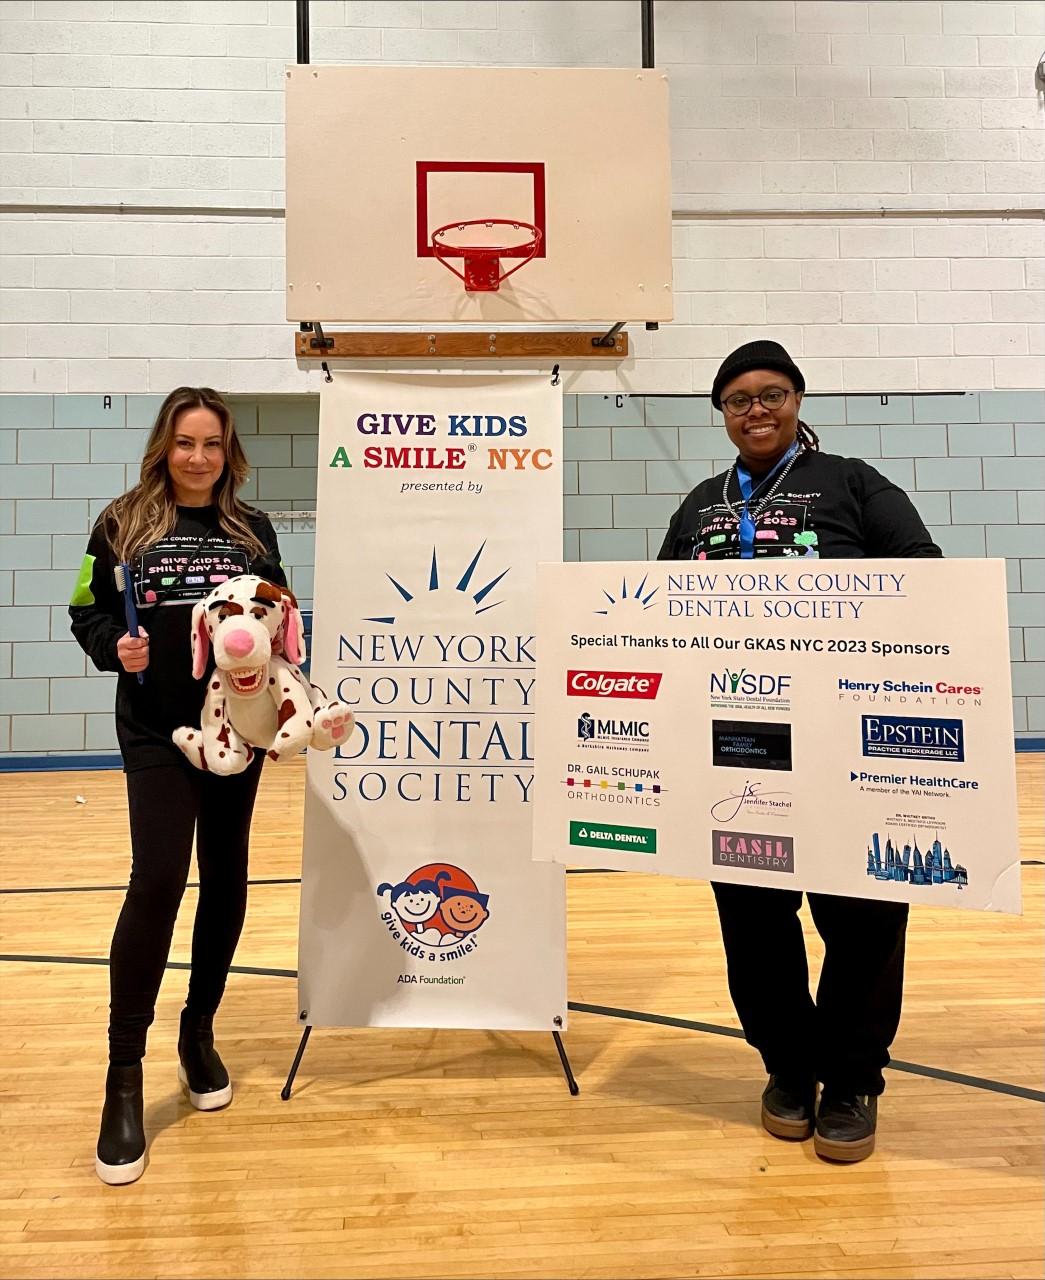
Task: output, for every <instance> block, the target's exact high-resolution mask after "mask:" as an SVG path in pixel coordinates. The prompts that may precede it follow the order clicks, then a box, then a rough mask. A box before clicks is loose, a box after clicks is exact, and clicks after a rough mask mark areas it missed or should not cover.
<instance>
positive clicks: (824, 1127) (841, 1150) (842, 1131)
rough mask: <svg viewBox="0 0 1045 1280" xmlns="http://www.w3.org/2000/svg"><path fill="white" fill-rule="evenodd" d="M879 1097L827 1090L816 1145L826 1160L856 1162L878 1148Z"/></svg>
mask: <svg viewBox="0 0 1045 1280" xmlns="http://www.w3.org/2000/svg"><path fill="white" fill-rule="evenodd" d="M877 1124H878V1099H877V1097H875V1096H874V1095H873V1094H867V1093H859V1094H856V1093H834V1092H830V1091H828V1090H825V1091H824V1094H823V1097H822V1098H821V1099H820V1109H819V1111H818V1112H817V1113H816V1133H815V1134H814V1135H813V1148H814V1150H815V1151H816V1154H817V1155H818V1156H822V1157H823V1158H824V1159H825V1160H839V1161H842V1162H844V1163H846V1164H852V1163H853V1162H855V1161H857V1160H866V1159H867V1157H868V1156H869V1155H870V1154H871V1152H872V1151H873V1150H874V1134H875V1128H876V1126H877Z"/></svg>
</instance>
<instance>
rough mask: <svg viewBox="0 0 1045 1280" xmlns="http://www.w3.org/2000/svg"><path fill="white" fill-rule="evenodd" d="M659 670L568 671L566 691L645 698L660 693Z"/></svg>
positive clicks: (580, 694)
mask: <svg viewBox="0 0 1045 1280" xmlns="http://www.w3.org/2000/svg"><path fill="white" fill-rule="evenodd" d="M662 679H663V675H662V673H661V672H659V671H567V672H566V693H567V696H568V697H571V698H591V697H595V698H645V699H652V698H655V697H656V696H657V691H658V690H659V689H660V682H661V680H662Z"/></svg>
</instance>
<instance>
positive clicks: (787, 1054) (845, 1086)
mask: <svg viewBox="0 0 1045 1280" xmlns="http://www.w3.org/2000/svg"><path fill="white" fill-rule="evenodd" d="M712 887H713V888H714V890H715V899H716V901H717V903H718V914H719V920H720V922H721V925H722V941H723V942H724V944H725V948H726V965H727V970H728V976H729V993H730V995H731V996H732V997H733V1003H734V1004H735V1005H736V1009H737V1013H738V1015H739V1016H740V1022H741V1025H742V1026H743V1028H744V1035H745V1037H746V1038H747V1042H748V1044H750V1045H753V1046H754V1047H755V1048H756V1049H757V1050H758V1051H759V1053H761V1055H762V1060H763V1062H764V1063H765V1065H766V1071H767V1072H769V1073H770V1074H771V1075H773V1074H775V1075H783V1076H787V1077H795V1076H799V1077H807V1078H814V1077H815V1078H816V1079H818V1080H820V1081H822V1082H823V1083H824V1085H825V1086H827V1087H830V1088H833V1089H838V1090H841V1091H843V1092H845V1093H871V1094H879V1093H881V1092H882V1091H883V1089H884V1088H885V1081H884V1079H883V1077H882V1068H883V1067H885V1066H887V1065H888V1063H889V1046H890V1045H891V1044H892V1042H893V1037H894V1036H895V1035H896V1029H897V1027H898V1026H899V1024H900V1006H901V1003H902V1000H903V961H904V939H905V935H906V931H907V915H908V908H907V904H906V903H895V902H876V901H871V900H869V899H864V898H841V897H835V896H832V895H829V894H822V893H811V894H809V895H808V896H809V909H810V911H811V912H812V916H813V923H814V924H815V925H816V929H817V932H818V933H819V934H820V936H821V938H823V940H824V945H825V955H824V965H823V969H822V970H821V973H820V983H819V986H818V987H817V993H816V1003H815V1004H814V1002H813V999H812V997H811V996H810V994H809V966H808V964H807V961H806V950H805V940H804V938H803V936H802V925H801V922H800V920H799V918H798V908H799V907H800V906H801V904H802V894H801V893H799V892H795V891H794V890H790V889H765V888H762V887H761V886H756V885H736V884H715V885H713V886H712Z"/></svg>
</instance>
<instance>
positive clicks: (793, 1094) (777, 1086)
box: [762, 1076, 816, 1142]
mask: <svg viewBox="0 0 1045 1280" xmlns="http://www.w3.org/2000/svg"><path fill="white" fill-rule="evenodd" d="M815 1109H816V1081H815V1080H790V1079H788V1078H786V1077H784V1076H770V1077H769V1083H768V1084H767V1085H766V1087H765V1092H764V1093H763V1094H762V1128H763V1129H765V1131H766V1132H767V1133H771V1134H772V1135H773V1137H774V1138H789V1139H791V1140H792V1141H794V1142H801V1141H803V1140H804V1139H805V1138H808V1137H809V1135H810V1134H811V1133H812V1132H813V1115H814V1111H815Z"/></svg>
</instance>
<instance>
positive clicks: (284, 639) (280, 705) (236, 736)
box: [171, 574, 355, 774]
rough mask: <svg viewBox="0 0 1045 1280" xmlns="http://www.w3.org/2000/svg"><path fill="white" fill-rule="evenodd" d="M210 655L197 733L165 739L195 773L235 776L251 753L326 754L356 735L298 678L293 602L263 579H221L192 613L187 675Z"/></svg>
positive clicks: (300, 647)
mask: <svg viewBox="0 0 1045 1280" xmlns="http://www.w3.org/2000/svg"><path fill="white" fill-rule="evenodd" d="M211 646H213V648H214V661H215V664H216V666H215V670H214V672H213V674H212V675H211V676H210V678H209V680H208V682H207V696H206V698H205V700H204V703H203V712H202V717H201V718H202V721H203V725H202V728H200V729H192V728H187V727H186V728H181V729H175V730H174V733H173V734H172V735H171V737H172V738H173V739H174V742H175V744H176V745H177V746H178V747H180V749H181V750H182V751H183V752H184V753H185V755H186V756H187V757H188V759H189V760H190V761H191V762H192V763H193V764H194V765H195V766H196V768H197V769H205V770H209V771H210V772H211V773H218V774H232V773H241V772H242V771H243V770H244V769H245V768H246V767H247V765H248V764H250V762H251V760H252V759H253V758H254V749H255V748H256V749H258V750H261V751H265V752H267V754H268V756H269V758H270V759H272V760H289V759H292V758H293V757H294V756H296V755H298V754H299V752H301V751H302V749H303V748H305V747H315V748H316V750H317V751H329V750H330V749H331V748H332V747H334V746H337V745H338V744H339V743H342V742H347V741H348V738H349V735H350V734H351V732H352V730H353V728H354V727H355V721H354V719H353V716H352V712H351V711H350V710H349V709H348V707H347V706H345V704H344V703H343V702H337V701H333V702H331V701H329V700H328V699H327V696H326V694H325V693H324V692H323V690H322V689H320V688H318V687H317V686H316V685H314V684H311V683H310V682H309V681H308V680H307V679H306V678H305V676H303V675H302V674H301V672H300V671H299V670H298V663H300V662H303V661H304V660H305V628H304V624H303V623H302V620H301V611H300V610H299V609H298V604H297V601H296V600H295V599H294V597H293V595H292V594H291V593H290V592H289V591H287V590H286V588H284V587H277V586H274V585H273V584H272V583H271V582H266V581H265V579H264V578H258V577H255V576H253V575H248V574H242V575H240V576H239V577H235V578H228V579H227V580H226V581H225V582H223V583H221V584H220V585H219V586H217V587H215V588H214V590H213V591H212V592H211V593H210V594H209V595H208V596H206V597H205V598H204V599H203V600H200V601H199V603H198V604H196V605H194V606H193V610H192V674H193V676H194V677H195V679H197V680H199V679H200V678H201V677H202V676H203V675H204V674H205V673H206V670H207V657H208V654H209V651H210V648H211Z"/></svg>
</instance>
